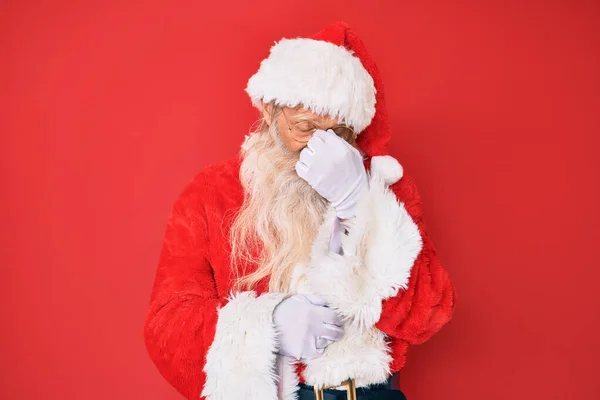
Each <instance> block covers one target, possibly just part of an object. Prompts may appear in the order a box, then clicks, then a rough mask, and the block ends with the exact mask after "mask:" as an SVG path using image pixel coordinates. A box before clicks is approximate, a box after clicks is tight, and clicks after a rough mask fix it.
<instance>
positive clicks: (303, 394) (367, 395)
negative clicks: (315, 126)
mask: <svg viewBox="0 0 600 400" xmlns="http://www.w3.org/2000/svg"><path fill="white" fill-rule="evenodd" d="M323 394H324V397H325V399H324V400H347V396H346V391H345V390H335V389H325V390H324V391H323ZM356 397H357V399H358V400H406V396H404V393H402V392H401V391H399V390H392V389H390V388H389V387H387V386H386V385H381V386H376V387H371V388H369V389H366V388H357V389H356ZM298 400H315V390H314V388H313V387H312V386H307V385H302V384H301V385H300V389H299V390H298Z"/></svg>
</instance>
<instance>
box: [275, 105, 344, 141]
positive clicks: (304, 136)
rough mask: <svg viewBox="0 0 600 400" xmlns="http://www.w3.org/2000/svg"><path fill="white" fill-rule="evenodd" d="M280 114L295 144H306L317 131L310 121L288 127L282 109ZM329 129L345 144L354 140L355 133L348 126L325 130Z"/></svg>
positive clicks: (336, 126) (317, 127)
mask: <svg viewBox="0 0 600 400" xmlns="http://www.w3.org/2000/svg"><path fill="white" fill-rule="evenodd" d="M281 113H282V114H283V118H284V119H285V123H286V124H287V126H288V129H289V131H290V135H291V136H292V139H294V140H295V141H296V142H299V143H308V141H309V140H310V138H311V137H312V136H313V135H314V133H315V131H316V130H317V129H319V126H317V125H316V124H315V123H314V122H312V121H299V122H297V123H295V124H294V125H293V126H290V121H289V120H288V118H287V115H285V111H283V109H281ZM329 129H331V130H332V131H333V132H335V134H336V135H337V136H339V137H340V138H342V139H344V140H345V141H347V142H350V141H351V140H354V139H356V133H355V132H354V130H353V129H352V128H350V127H349V126H348V125H335V126H333V127H331V128H327V130H329Z"/></svg>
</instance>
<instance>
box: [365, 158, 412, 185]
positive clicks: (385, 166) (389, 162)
mask: <svg viewBox="0 0 600 400" xmlns="http://www.w3.org/2000/svg"><path fill="white" fill-rule="evenodd" d="M403 174H404V169H403V168H402V165H400V163H399V162H398V160H396V159H395V158H394V157H392V156H375V157H373V158H371V175H378V176H379V178H380V179H383V181H384V182H385V183H386V184H387V185H393V184H394V183H396V182H398V181H399V180H400V178H402V175H403Z"/></svg>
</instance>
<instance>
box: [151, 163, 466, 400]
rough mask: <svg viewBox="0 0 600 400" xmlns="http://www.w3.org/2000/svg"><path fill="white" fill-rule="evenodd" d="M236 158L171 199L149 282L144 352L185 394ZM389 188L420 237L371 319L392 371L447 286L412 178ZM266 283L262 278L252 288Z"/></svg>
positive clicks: (424, 330)
mask: <svg viewBox="0 0 600 400" xmlns="http://www.w3.org/2000/svg"><path fill="white" fill-rule="evenodd" d="M239 165H240V163H239V159H237V158H236V159H232V160H230V161H227V162H225V163H222V164H218V165H215V166H211V167H208V168H206V169H204V170H203V171H201V172H200V173H199V174H198V175H197V176H196V177H195V178H194V179H193V180H192V182H191V183H190V184H189V185H188V186H187V188H186V189H185V190H184V191H183V193H182V194H181V196H180V197H179V198H178V199H177V201H176V202H175V204H174V207H173V211H172V213H171V216H170V217H169V220H168V224H167V228H166V233H165V239H164V245H163V248H162V252H161V256H160V260H159V265H158V269H157V274H156V279H155V283H154V286H153V290H152V295H151V301H150V310H149V313H148V317H147V321H146V325H145V340H146V346H147V349H148V352H149V354H150V356H151V358H152V360H153V361H154V363H155V364H156V366H157V368H158V370H159V371H160V373H161V374H162V375H163V376H164V378H165V379H166V380H167V381H168V382H170V383H171V384H172V385H173V386H174V387H175V388H177V390H179V391H180V392H181V393H182V394H183V395H184V396H186V397H187V398H189V399H197V398H198V396H199V395H200V392H201V390H202V386H203V384H204V381H205V375H204V372H203V371H202V368H203V366H204V363H205V357H206V353H207V351H208V348H209V347H210V345H211V343H212V341H213V339H214V335H215V327H216V322H217V308H218V307H219V306H222V305H224V304H225V302H226V298H227V296H228V295H229V294H230V292H231V289H232V285H233V281H232V279H231V277H230V268H229V265H230V257H229V250H230V246H229V244H228V240H227V238H228V234H229V230H230V227H231V222H232V217H233V216H234V215H235V212H236V211H237V210H238V209H239V207H240V206H241V204H242V187H241V184H240V181H239V178H238V172H239ZM393 189H394V191H395V192H396V194H397V196H398V198H399V199H401V200H403V201H405V202H406V206H407V209H408V212H409V213H410V214H411V216H413V218H414V219H415V221H416V223H417V224H418V225H419V227H420V228H421V234H422V235H423V237H424V248H423V251H422V252H421V255H420V256H419V257H418V260H417V262H416V263H415V266H414V268H413V274H412V277H411V279H410V287H409V289H408V290H407V291H406V292H403V293H401V294H399V295H398V296H397V297H395V298H392V299H388V300H387V301H385V302H384V305H383V313H382V317H381V320H380V321H379V323H378V324H377V327H378V328H379V329H381V330H382V331H383V332H385V333H386V334H388V335H389V336H390V338H391V347H392V351H393V360H394V361H393V363H392V365H391V368H392V370H393V371H397V370H399V369H400V368H401V367H402V366H403V365H404V362H405V358H406V350H407V348H408V345H409V344H413V343H420V342H423V341H424V340H426V339H427V338H429V337H430V336H431V335H432V334H433V333H435V332H436V331H437V330H438V329H439V328H440V327H441V326H442V325H443V324H444V323H445V322H446V321H448V319H449V318H450V316H451V312H452V309H453V301H454V290H453V287H452V284H451V283H450V280H449V279H448V276H447V274H446V272H445V271H444V269H443V268H442V266H441V265H440V263H439V261H438V259H437V258H436V256H435V251H434V249H433V245H432V244H431V242H430V240H429V239H428V238H427V236H426V233H425V229H424V224H423V219H422V215H421V207H420V201H419V196H418V193H417V190H416V188H415V186H414V183H413V182H412V180H411V179H410V178H409V177H404V178H403V179H402V180H401V181H400V182H399V183H398V184H396V185H395V186H394V187H393ZM265 288H266V280H265V281H263V282H262V283H261V285H259V288H258V289H257V291H258V292H259V293H262V292H264V291H265Z"/></svg>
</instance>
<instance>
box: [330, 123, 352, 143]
mask: <svg viewBox="0 0 600 400" xmlns="http://www.w3.org/2000/svg"><path fill="white" fill-rule="evenodd" d="M333 131H334V132H335V134H336V135H338V136H339V137H341V138H342V139H344V140H346V141H348V140H351V139H352V138H353V137H354V131H353V130H352V129H350V128H349V127H347V126H337V127H335V128H333Z"/></svg>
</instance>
